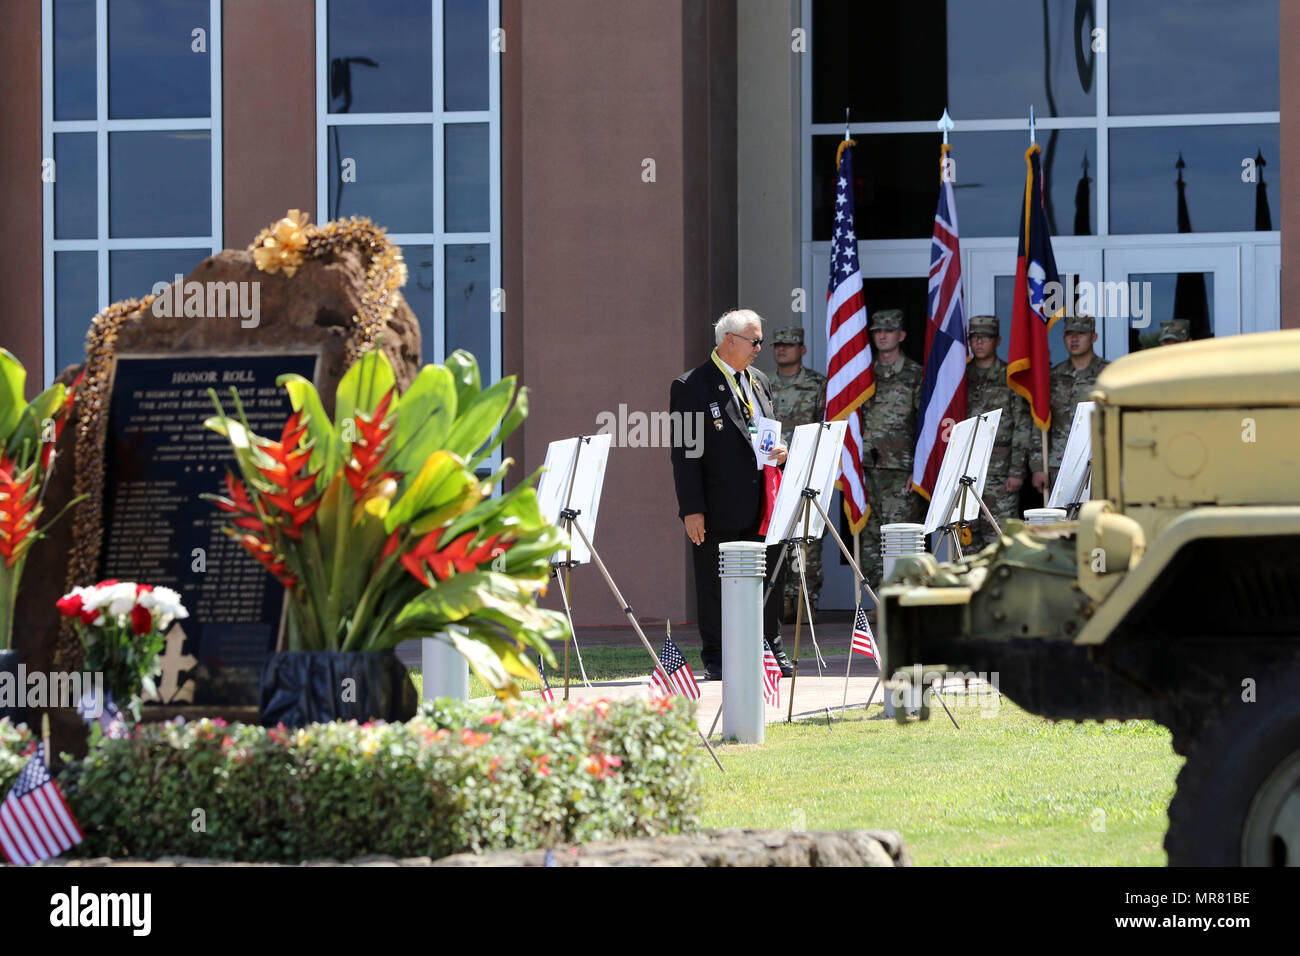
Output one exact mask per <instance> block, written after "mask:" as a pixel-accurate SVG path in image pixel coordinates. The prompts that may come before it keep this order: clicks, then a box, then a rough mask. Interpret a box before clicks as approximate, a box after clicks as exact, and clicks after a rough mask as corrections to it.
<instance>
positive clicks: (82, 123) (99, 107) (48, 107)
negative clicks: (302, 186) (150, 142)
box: [41, 0, 224, 386]
mask: <svg viewBox="0 0 1300 956" xmlns="http://www.w3.org/2000/svg"><path fill="white" fill-rule="evenodd" d="M54 3H55V0H41V149H42V155H43V157H45V158H49V159H53V157H54V138H55V135H56V134H60V133H94V134H95V172H96V214H95V215H96V230H95V238H93V239H56V238H55V237H54V187H55V184H54V183H53V182H47V183H42V186H43V189H42V197H41V199H42V252H43V255H42V260H43V263H42V269H43V273H44V275H43V280H44V289H43V296H42V298H43V303H44V318H43V321H44V355H45V363H44V365H45V367H44V381H45V384H46V385H47V386H48V385H49V384H50V383H51V382H53V381H54V377H55V375H56V374H57V373H58V369H56V368H55V343H56V340H57V336H56V334H55V326H54V323H55V312H56V309H55V305H56V303H55V301H54V298H55V276H54V260H55V253H56V252H94V253H96V257H95V261H96V290H97V305H96V311H102V310H103V309H105V308H107V307H108V305H109V304H110V299H109V253H111V252H117V251H121V250H128V249H150V250H152V249H196V248H207V249H210V250H211V252H212V254H213V255H215V254H216V253H218V252H220V251H221V249H222V248H223V245H224V243H223V232H222V230H223V223H222V215H221V214H222V201H223V196H224V188H223V183H222V122H221V118H222V112H221V92H222V91H221V0H208V27H207V30H208V35H207V54H206V55H207V57H208V83H209V95H210V106H209V111H208V112H209V115H208V116H203V117H171V118H166V119H110V118H109V115H108V108H109V103H108V0H95V118H94V119H86V120H56V119H55V118H54ZM170 130H187V131H188V130H203V131H206V132H207V133H208V134H209V137H210V139H209V149H210V176H211V186H212V188H211V196H210V201H211V204H212V208H211V220H210V221H211V227H212V231H211V233H209V234H208V235H203V236H156V237H142V238H118V239H114V238H112V237H110V236H109V160H110V157H109V154H108V138H109V134H110V133H124V132H131V133H134V132H165V131H170ZM55 178H56V179H57V178H58V167H57V166H56V167H55ZM159 278H160V279H170V278H171V277H170V276H160V277H159ZM149 291H151V290H149V289H141V290H139V293H138V294H139V295H141V296H143V295H145V294H146V293H148V292H149ZM91 318H92V316H87V317H86V321H87V323H89V321H90V319H91Z"/></svg>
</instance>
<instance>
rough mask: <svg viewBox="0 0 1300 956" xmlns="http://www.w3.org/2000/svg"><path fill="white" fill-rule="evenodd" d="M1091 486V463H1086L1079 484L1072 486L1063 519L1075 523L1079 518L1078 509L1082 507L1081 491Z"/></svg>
mask: <svg viewBox="0 0 1300 956" xmlns="http://www.w3.org/2000/svg"><path fill="white" fill-rule="evenodd" d="M1091 484H1092V462H1091V461H1089V462H1088V467H1087V468H1085V469H1084V470H1083V476H1082V477H1081V478H1080V479H1079V483H1078V484H1077V485H1075V486H1074V494H1073V495H1071V496H1070V503H1069V504H1068V505H1066V506H1065V517H1066V518H1067V519H1069V520H1070V521H1077V520H1078V518H1079V509H1080V508H1082V507H1083V501H1082V498H1083V489H1084V488H1087V487H1089V486H1090V485H1091Z"/></svg>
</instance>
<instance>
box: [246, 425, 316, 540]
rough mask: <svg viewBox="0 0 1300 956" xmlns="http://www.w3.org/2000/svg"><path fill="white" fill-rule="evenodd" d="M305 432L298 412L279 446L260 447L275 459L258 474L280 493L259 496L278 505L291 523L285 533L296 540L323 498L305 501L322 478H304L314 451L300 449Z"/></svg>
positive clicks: (267, 443) (270, 443)
mask: <svg viewBox="0 0 1300 956" xmlns="http://www.w3.org/2000/svg"><path fill="white" fill-rule="evenodd" d="M306 432H307V424H306V422H305V421H304V420H303V415H302V412H301V411H297V412H294V413H293V414H292V415H290V416H289V420H288V421H286V422H285V423H284V429H283V430H282V431H281V432H280V440H279V441H278V442H275V441H262V442H261V443H260V444H259V448H260V449H261V450H262V452H263V453H264V454H266V456H267V457H268V458H270V459H272V461H273V462H274V464H271V465H266V466H264V465H258V466H257V470H258V471H259V472H261V473H262V477H264V478H265V479H266V480H267V481H268V482H270V483H271V485H273V486H274V487H275V488H276V489H278V490H276V491H263V492H259V494H260V497H261V499H262V500H263V501H266V502H269V503H270V504H273V505H275V507H276V508H277V509H278V510H279V512H280V513H281V514H282V515H283V516H284V517H286V518H288V519H289V521H288V522H287V523H285V524H283V525H282V529H283V531H284V533H285V534H286V535H288V536H289V537H291V538H293V539H295V540H298V539H301V538H302V531H301V530H300V529H301V528H302V526H303V525H304V524H306V523H307V522H308V521H310V520H311V518H312V515H314V514H315V513H316V509H317V508H319V507H320V503H321V501H322V498H323V496H320V495H318V496H317V497H316V499H315V500H314V501H304V500H302V499H303V498H304V497H306V496H308V495H310V494H311V491H312V489H313V488H314V487H315V486H316V478H317V476H318V475H319V474H320V472H319V471H317V472H312V473H310V474H306V475H303V474H301V472H302V471H303V469H304V468H305V467H306V466H307V462H308V461H310V460H311V449H310V448H299V447H298V442H299V441H301V440H302V436H303V435H304V434H306ZM232 503H233V502H232Z"/></svg>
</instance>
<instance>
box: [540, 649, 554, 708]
mask: <svg viewBox="0 0 1300 956" xmlns="http://www.w3.org/2000/svg"><path fill="white" fill-rule="evenodd" d="M537 673H538V674H540V675H541V677H542V700H544V701H546V702H547V703H548V704H553V703H555V691H553V690H551V682H550V681H548V680H547V679H546V664H545V663H543V661H542V659H541V658H540V657H539V658H537Z"/></svg>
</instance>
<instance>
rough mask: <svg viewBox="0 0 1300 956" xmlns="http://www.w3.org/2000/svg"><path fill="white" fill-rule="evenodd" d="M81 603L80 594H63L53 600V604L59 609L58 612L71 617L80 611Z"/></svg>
mask: <svg viewBox="0 0 1300 956" xmlns="http://www.w3.org/2000/svg"><path fill="white" fill-rule="evenodd" d="M82 603H83V602H82V600H81V595H80V594H65V595H64V596H63V597H61V598H59V599H58V600H57V601H55V602H54V606H55V607H57V608H58V609H59V613H60V614H62V615H63V616H64V617H73V616H74V615H77V614H80V613H81V605H82Z"/></svg>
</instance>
